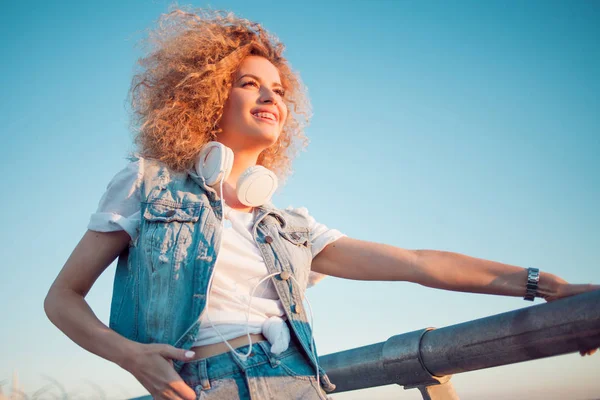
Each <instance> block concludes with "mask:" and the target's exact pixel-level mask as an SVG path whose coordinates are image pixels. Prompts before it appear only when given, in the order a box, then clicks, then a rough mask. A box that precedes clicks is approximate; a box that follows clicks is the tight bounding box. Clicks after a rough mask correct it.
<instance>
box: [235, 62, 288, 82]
mask: <svg viewBox="0 0 600 400" xmlns="http://www.w3.org/2000/svg"><path fill="white" fill-rule="evenodd" d="M246 74H250V75H255V76H257V77H259V78H260V79H261V80H263V81H266V82H273V83H281V77H280V76H279V70H278V69H277V67H276V66H274V65H273V64H272V63H271V62H270V61H269V60H267V59H266V58H264V57H260V56H248V57H246V58H245V59H244V60H243V61H242V62H241V63H240V67H239V68H238V70H237V72H236V78H240V77H241V76H244V75H246Z"/></svg>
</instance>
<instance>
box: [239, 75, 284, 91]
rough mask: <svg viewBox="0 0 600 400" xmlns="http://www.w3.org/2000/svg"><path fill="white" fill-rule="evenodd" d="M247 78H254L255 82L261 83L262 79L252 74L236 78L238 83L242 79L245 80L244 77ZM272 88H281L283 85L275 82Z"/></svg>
mask: <svg viewBox="0 0 600 400" xmlns="http://www.w3.org/2000/svg"><path fill="white" fill-rule="evenodd" d="M247 76H249V77H250V78H254V79H256V80H257V81H259V82H262V79H260V78H259V77H258V76H256V75H252V74H244V75H242V76H240V77H239V78H238V82H239V81H240V80H241V79H242V78H245V77H247ZM273 86H279V87H281V88H283V85H282V84H281V83H277V82H274V83H273Z"/></svg>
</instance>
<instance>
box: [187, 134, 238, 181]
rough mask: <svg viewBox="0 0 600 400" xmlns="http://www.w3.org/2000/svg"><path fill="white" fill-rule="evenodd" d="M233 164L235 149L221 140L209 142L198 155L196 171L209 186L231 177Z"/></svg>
mask: <svg viewBox="0 0 600 400" xmlns="http://www.w3.org/2000/svg"><path fill="white" fill-rule="evenodd" d="M232 165H233V151H231V149H230V148H228V147H227V146H224V145H223V144H221V143H219V142H208V143H207V144H205V145H204V147H202V150H201V151H200V153H199V154H198V156H197V157H196V163H195V168H196V173H197V174H198V175H199V176H201V177H203V178H204V180H205V181H206V184H207V185H208V186H213V185H215V184H216V183H218V182H219V181H220V180H221V179H222V177H224V178H223V180H225V179H227V178H228V177H229V174H230V173H231V167H232Z"/></svg>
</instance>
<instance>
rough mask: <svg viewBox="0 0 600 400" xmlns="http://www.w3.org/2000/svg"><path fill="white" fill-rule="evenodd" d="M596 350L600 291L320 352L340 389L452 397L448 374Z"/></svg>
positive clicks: (427, 397) (433, 398) (438, 399)
mask: <svg viewBox="0 0 600 400" xmlns="http://www.w3.org/2000/svg"><path fill="white" fill-rule="evenodd" d="M598 347H600V290H597V291H594V292H588V293H584V294H580V295H577V296H573V297H568V298H565V299H561V300H557V301H554V302H552V303H547V304H540V305H537V306H532V307H527V308H523V309H520V310H516V311H511V312H507V313H503V314H498V315H492V316H490V317H486V318H481V319H477V320H474V321H469V322H465V323H462V324H457V325H451V326H447V327H445V328H440V329H433V328H427V329H423V330H419V331H414V332H410V333H405V334H402V335H397V336H393V337H391V338H389V339H388V340H387V341H386V342H381V343H375V344H372V345H369V346H364V347H359V348H356V349H351V350H346V351H342V352H339V353H333V354H328V355H325V356H322V357H320V361H319V363H320V364H321V366H322V367H323V368H324V369H325V370H326V371H327V374H328V375H329V378H330V379H331V381H332V382H333V383H335V384H336V386H337V388H336V390H335V393H337V392H345V391H349V390H356V389H364V388H371V387H376V386H382V385H389V384H398V385H402V386H404V388H405V389H409V388H418V389H419V390H420V391H421V394H422V395H423V399H425V400H442V399H443V400H450V399H452V400H454V399H458V396H457V395H456V393H455V392H454V388H453V387H452V384H451V382H450V381H449V379H450V376H451V374H455V373H459V372H466V371H474V370H478V369H484V368H490V367H497V366H499V365H506V364H512V363H517V362H522V361H529V360H536V359H539V358H544V357H551V356H557V355H561V354H567V353H572V352H576V351H579V350H588V349H592V348H598Z"/></svg>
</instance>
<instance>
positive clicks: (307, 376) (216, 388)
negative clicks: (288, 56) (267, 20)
mask: <svg viewBox="0 0 600 400" xmlns="http://www.w3.org/2000/svg"><path fill="white" fill-rule="evenodd" d="M160 22H161V23H160V24H159V26H160V28H159V29H157V30H156V31H155V34H154V35H153V36H152V39H153V44H154V47H153V48H152V49H151V51H150V53H149V55H148V56H147V57H145V58H143V59H142V60H141V65H142V67H143V70H142V72H141V73H140V74H138V75H136V76H135V77H134V80H133V84H132V91H131V93H132V104H133V111H134V114H135V116H136V117H137V125H138V128H139V133H138V136H137V138H136V142H137V144H138V145H139V154H137V155H135V156H134V157H132V158H131V162H130V163H129V165H127V166H126V167H125V168H124V169H123V170H122V171H120V172H119V173H118V174H117V175H116V176H115V177H114V178H113V180H112V181H111V182H110V183H109V185H108V187H107V191H106V193H105V194H104V196H103V197H102V199H101V201H100V204H99V207H98V211H97V212H96V213H95V214H93V215H92V217H91V220H90V223H89V225H88V231H87V232H86V233H85V235H84V236H83V238H82V239H81V241H80V243H79V244H78V245H77V246H76V248H75V249H74V251H73V253H72V254H71V256H70V257H69V259H68V260H67V262H66V264H65V266H64V267H63V269H62V271H61V272H60V274H59V275H58V277H57V278H56V280H55V282H54V283H53V285H52V287H51V288H50V290H49V292H48V295H47V297H46V301H45V303H44V307H45V310H46V313H47V315H48V317H49V318H50V320H51V321H52V322H53V323H54V324H55V325H56V326H57V327H58V328H59V329H61V330H62V331H63V332H64V333H65V334H66V335H68V336H69V337H70V338H71V339H72V340H74V341H75V342H76V343H77V344H79V345H80V346H82V347H83V348H85V349H87V350H89V351H91V352H93V353H95V354H97V355H99V356H101V357H103V358H105V359H107V360H110V361H113V362H115V363H117V364H118V365H120V366H121V367H123V368H124V369H126V370H128V371H129V372H131V373H132V374H133V375H134V376H135V377H136V379H137V380H138V381H139V382H140V383H141V384H142V385H143V386H144V387H145V388H146V389H147V390H148V391H149V392H150V394H151V395H152V396H153V397H154V398H157V399H179V398H183V399H195V398H206V399H212V398H222V399H235V398H240V399H245V398H254V399H257V398H259V399H271V398H277V399H280V398H294V399H300V398H301V399H319V398H320V399H322V398H325V395H324V391H331V390H333V389H334V387H335V386H334V385H333V384H332V383H331V382H330V381H329V378H328V377H327V375H326V374H325V372H324V371H323V370H322V369H321V368H319V366H318V362H317V355H316V349H315V346H314V342H313V339H312V330H311V327H310V324H309V321H310V318H311V316H310V312H308V311H310V310H305V309H304V307H303V299H304V291H305V289H306V287H307V286H308V285H310V284H313V283H314V282H316V281H317V280H318V279H319V278H320V277H322V276H323V275H332V276H337V277H342V278H347V279H362V280H398V281H411V282H416V283H419V284H421V285H425V286H429V287H434V288H441V289H448V290H455V291H464V292H475V293H488V294H497V295H508V296H525V297H526V298H528V299H532V298H533V297H535V296H538V297H543V298H545V299H546V300H554V299H558V298H561V297H565V296H571V295H575V294H578V293H583V292H585V291H590V290H596V289H599V288H600V286H598V285H573V284H569V283H567V282H565V281H564V280H562V279H560V278H559V277H557V276H555V275H552V274H549V273H546V272H542V273H541V274H538V273H537V271H536V270H534V269H525V268H520V267H516V266H511V265H506V264H501V263H497V262H493V261H487V260H481V259H476V258H471V257H468V256H464V255H461V254H456V253H449V252H438V251H426V250H421V251H411V250H405V249H401V248H395V247H392V246H387V245H382V244H377V243H370V242H365V241H360V240H355V239H352V238H349V237H347V236H345V235H343V234H342V233H340V232H338V231H336V230H334V229H329V228H327V227H326V226H324V225H322V224H319V223H318V222H316V221H315V220H314V218H312V217H311V216H310V215H309V214H308V211H307V210H306V209H286V210H280V209H277V208H276V207H275V206H273V204H272V203H271V202H270V197H271V195H272V193H273V191H274V190H275V188H276V186H277V178H278V177H279V178H284V177H285V176H286V174H287V173H288V172H289V170H290V162H291V159H292V158H293V155H294V153H295V152H296V151H297V150H299V148H300V147H301V146H303V145H304V144H305V138H304V136H303V127H304V126H305V124H306V122H307V120H308V116H309V107H308V101H307V99H306V97H305V95H304V91H303V87H302V85H301V83H300V80H299V78H298V76H297V75H296V74H295V73H293V72H292V70H291V69H290V67H289V65H288V63H287V61H286V60H285V59H284V58H283V57H282V51H283V46H282V45H281V44H280V43H279V42H278V41H277V40H276V39H275V38H273V37H271V36H270V35H269V34H267V33H266V32H265V31H264V30H263V29H262V28H261V27H260V25H258V24H254V23H251V22H249V21H247V20H242V19H238V18H235V17H234V16H232V15H222V14H218V13H213V14H208V13H206V14H202V15H196V14H192V13H186V12H183V11H180V10H176V11H174V12H172V13H170V14H168V15H166V16H164V17H162V19H161V21H160ZM117 257H119V262H118V265H117V272H116V276H115V286H114V292H113V299H112V305H111V315H110V323H109V326H110V328H109V327H107V326H106V325H104V324H103V323H102V322H100V321H99V320H98V319H97V318H96V317H95V315H94V314H93V312H92V310H91V309H90V308H89V307H88V305H87V303H86V302H85V300H84V298H85V295H86V294H87V293H88V291H89V290H90V288H91V287H92V285H93V283H94V282H95V280H96V279H97V278H98V276H99V275H100V274H101V273H102V272H103V271H104V270H105V269H106V267H107V266H108V265H109V264H110V263H111V262H112V261H113V260H114V259H115V258H117ZM590 353H591V351H590Z"/></svg>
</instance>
